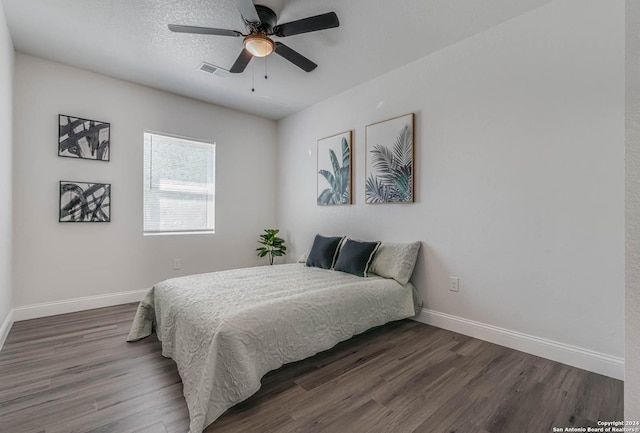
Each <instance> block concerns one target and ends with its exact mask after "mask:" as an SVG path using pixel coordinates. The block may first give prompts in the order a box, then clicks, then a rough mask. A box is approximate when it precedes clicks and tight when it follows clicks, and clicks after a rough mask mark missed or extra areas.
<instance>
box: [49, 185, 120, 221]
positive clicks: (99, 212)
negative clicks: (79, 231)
mask: <svg viewBox="0 0 640 433" xmlns="http://www.w3.org/2000/svg"><path fill="white" fill-rule="evenodd" d="M59 221H60V222H61V223H63V222H110V221H111V184H110V183H89V182H71V181H60V219H59Z"/></svg>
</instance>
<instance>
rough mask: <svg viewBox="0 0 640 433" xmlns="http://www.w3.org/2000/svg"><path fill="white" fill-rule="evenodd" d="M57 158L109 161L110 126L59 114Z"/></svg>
mask: <svg viewBox="0 0 640 433" xmlns="http://www.w3.org/2000/svg"><path fill="white" fill-rule="evenodd" d="M58 156H60V157H65V158H79V159H93V160H96V161H109V159H110V157H111V124H110V123H107V122H102V121H98V120H90V119H84V118H82V117H74V116H68V115H66V114H59V115H58Z"/></svg>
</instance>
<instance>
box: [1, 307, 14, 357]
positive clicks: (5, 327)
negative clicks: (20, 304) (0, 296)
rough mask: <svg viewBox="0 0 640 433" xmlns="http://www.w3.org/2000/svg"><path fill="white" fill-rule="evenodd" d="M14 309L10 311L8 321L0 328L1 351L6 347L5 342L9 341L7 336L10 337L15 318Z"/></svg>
mask: <svg viewBox="0 0 640 433" xmlns="http://www.w3.org/2000/svg"><path fill="white" fill-rule="evenodd" d="M13 315H14V309H13V308H12V309H11V310H9V314H7V317H6V319H4V322H2V327H0V350H2V346H4V342H5V341H6V340H7V336H8V335H9V331H10V330H11V325H13V317H14V316H13Z"/></svg>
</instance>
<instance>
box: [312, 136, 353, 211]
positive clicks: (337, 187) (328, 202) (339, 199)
mask: <svg viewBox="0 0 640 433" xmlns="http://www.w3.org/2000/svg"><path fill="white" fill-rule="evenodd" d="M352 139H353V133H352V131H351V130H349V131H345V132H341V133H338V134H335V135H332V136H329V137H325V138H321V139H320V140H318V145H317V167H316V176H317V184H316V204H317V205H318V206H332V205H349V204H351V203H352V190H353V188H352V170H351V161H352V158H351V155H352Z"/></svg>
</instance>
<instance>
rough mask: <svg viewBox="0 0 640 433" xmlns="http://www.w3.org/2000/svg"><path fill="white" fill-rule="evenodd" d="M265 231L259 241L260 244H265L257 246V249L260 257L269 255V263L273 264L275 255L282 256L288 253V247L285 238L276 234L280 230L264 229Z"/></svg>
mask: <svg viewBox="0 0 640 433" xmlns="http://www.w3.org/2000/svg"><path fill="white" fill-rule="evenodd" d="M264 231H265V232H264V233H263V234H261V235H260V240H259V241H258V243H259V244H261V245H264V246H262V247H260V248H256V251H257V252H258V256H259V257H264V256H269V264H270V265H273V261H274V258H275V257H282V256H284V255H286V254H287V253H286V251H287V247H286V246H285V244H284V239H282V238H280V237H278V236H276V235H277V234H278V233H279V232H280V230H278V229H264Z"/></svg>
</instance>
